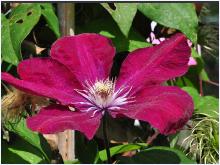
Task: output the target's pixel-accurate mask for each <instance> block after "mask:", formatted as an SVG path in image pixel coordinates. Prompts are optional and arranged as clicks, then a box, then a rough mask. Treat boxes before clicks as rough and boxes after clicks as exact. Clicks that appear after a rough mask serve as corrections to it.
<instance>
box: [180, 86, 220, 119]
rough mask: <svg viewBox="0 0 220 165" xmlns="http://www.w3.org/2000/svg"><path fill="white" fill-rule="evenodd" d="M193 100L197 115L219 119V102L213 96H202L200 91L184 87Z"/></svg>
mask: <svg viewBox="0 0 220 165" xmlns="http://www.w3.org/2000/svg"><path fill="white" fill-rule="evenodd" d="M182 89H183V90H184V91H186V92H188V93H189V94H190V96H192V98H193V102H194V106H195V107H194V108H195V113H197V114H203V115H206V116H210V117H214V118H218V109H219V101H218V99H217V98H215V97H213V96H202V97H201V96H200V95H199V93H198V91H197V90H196V89H195V88H192V87H183V88H182Z"/></svg>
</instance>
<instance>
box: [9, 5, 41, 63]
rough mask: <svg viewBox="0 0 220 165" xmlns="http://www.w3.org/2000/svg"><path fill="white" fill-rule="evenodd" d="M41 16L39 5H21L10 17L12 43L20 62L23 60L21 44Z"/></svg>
mask: <svg viewBox="0 0 220 165" xmlns="http://www.w3.org/2000/svg"><path fill="white" fill-rule="evenodd" d="M40 16H41V9H40V6H39V5H37V4H20V5H19V6H17V7H16V8H15V9H14V10H13V11H12V13H11V15H10V18H9V27H10V34H11V39H12V40H11V41H12V45H13V47H14V50H15V53H16V56H17V57H18V59H19V60H21V59H22V56H21V43H22V41H23V40H24V39H25V38H26V37H27V35H28V34H29V33H30V32H31V30H32V29H33V27H34V26H35V25H36V24H37V22H38V21H39V19H40Z"/></svg>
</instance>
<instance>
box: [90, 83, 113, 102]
mask: <svg viewBox="0 0 220 165" xmlns="http://www.w3.org/2000/svg"><path fill="white" fill-rule="evenodd" d="M93 89H94V91H95V93H96V94H97V95H99V96H100V97H101V98H102V99H103V100H104V99H106V98H107V97H108V96H110V95H111V94H112V93H113V92H114V83H113V82H112V81H109V80H106V81H97V82H96V83H95V84H94V86H93Z"/></svg>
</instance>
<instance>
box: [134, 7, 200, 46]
mask: <svg viewBox="0 0 220 165" xmlns="http://www.w3.org/2000/svg"><path fill="white" fill-rule="evenodd" d="M138 10H140V11H141V12H142V13H143V14H144V15H145V16H146V17H148V18H150V19H151V20H154V21H156V22H157V23H159V24H161V25H164V26H166V27H170V28H175V29H178V30H180V31H182V32H183V33H184V34H186V36H187V37H188V38H189V39H190V40H191V41H192V42H193V43H196V42H197V27H198V18H197V15H196V11H195V7H194V5H193V3H139V4H138Z"/></svg>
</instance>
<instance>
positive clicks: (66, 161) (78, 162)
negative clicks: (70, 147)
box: [63, 159, 81, 164]
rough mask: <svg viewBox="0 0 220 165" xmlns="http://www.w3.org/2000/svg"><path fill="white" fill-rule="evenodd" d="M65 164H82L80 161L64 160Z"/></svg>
mask: <svg viewBox="0 0 220 165" xmlns="http://www.w3.org/2000/svg"><path fill="white" fill-rule="evenodd" d="M63 161H64V164H81V163H80V161H79V160H78V159H75V160H63Z"/></svg>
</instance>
